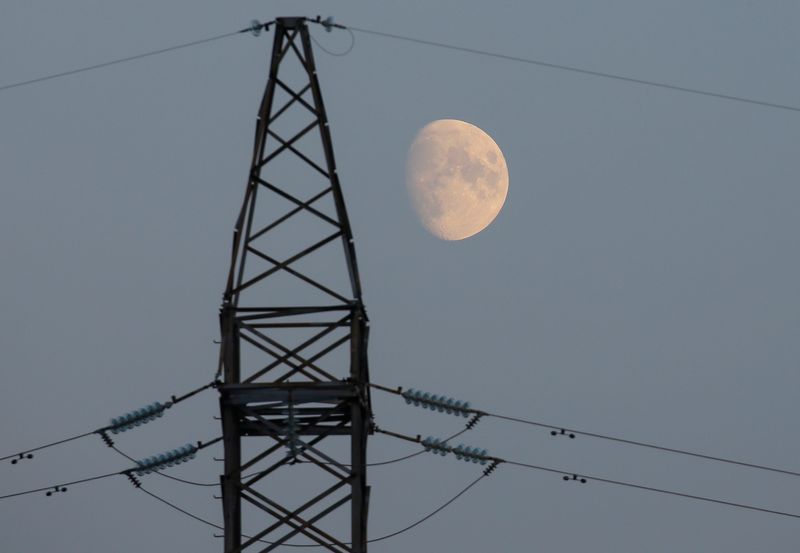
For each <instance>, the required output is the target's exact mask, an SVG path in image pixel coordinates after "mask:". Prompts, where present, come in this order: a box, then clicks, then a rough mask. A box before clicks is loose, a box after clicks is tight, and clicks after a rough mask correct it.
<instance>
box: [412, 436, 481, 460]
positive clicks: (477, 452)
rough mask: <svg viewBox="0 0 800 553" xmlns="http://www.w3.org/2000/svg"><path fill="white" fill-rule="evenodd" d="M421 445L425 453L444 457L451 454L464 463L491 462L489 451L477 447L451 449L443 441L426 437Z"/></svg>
mask: <svg viewBox="0 0 800 553" xmlns="http://www.w3.org/2000/svg"><path fill="white" fill-rule="evenodd" d="M422 445H423V447H424V448H425V451H430V452H433V453H437V454H439V455H441V456H442V457H444V456H445V455H447V454H448V453H452V454H454V455H455V456H456V459H458V460H459V461H466V462H468V463H469V462H472V463H480V464H481V465H485V464H486V462H487V461H490V460H492V459H491V458H490V457H489V456H488V454H489V451H488V450H486V449H481V448H479V447H469V446H465V445H464V444H459V445H458V446H456V447H452V446H449V445H447V442H446V441H445V440H442V439H440V438H433V437H431V436H428V437H427V438H425V439H424V440H422Z"/></svg>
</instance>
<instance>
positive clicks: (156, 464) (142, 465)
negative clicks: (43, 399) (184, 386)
mask: <svg viewBox="0 0 800 553" xmlns="http://www.w3.org/2000/svg"><path fill="white" fill-rule="evenodd" d="M221 440H222V436H220V437H217V438H214V439H213V440H209V441H207V442H196V444H197V445H195V446H191V450H192V452H196V451H200V450H202V449H205V448H207V447H209V446H212V445H214V444H215V443H217V442H219V441H221ZM112 447H113V446H112ZM115 449H116V448H115ZM119 453H120V454H121V455H123V456H124V457H126V458H128V459H130V460H132V461H133V462H134V463H136V466H134V467H131V468H127V469H125V470H120V471H117V472H109V473H108V474H101V475H99V476H90V477H89V478H82V479H80V480H73V481H71V482H65V483H63V484H62V483H59V484H55V485H50V486H45V487H42V488H34V489H31V490H25V491H21V492H15V493H10V494H6V495H2V496H0V499H10V498H12V497H19V496H22V495H29V494H32V493H37V492H45V491H50V490H52V491H56V492H65V491H67V486H74V485H77V484H83V483H85V482H92V481H94V480H102V479H104V478H110V477H112V476H126V477H128V478H129V479H131V481H136V478H135V477H134V476H133V475H134V473H141V471H143V470H146V471H147V472H156V473H158V474H160V472H158V471H160V470H162V469H163V468H164V467H165V463H172V462H173V461H174V460H175V459H180V460H181V462H182V461H183V460H185V459H187V458H188V456H189V452H188V451H187V452H185V453H183V454H178V452H177V450H176V451H174V452H172V453H174V455H161V456H160V457H161V459H156V458H151V459H154V461H153V462H147V461H144V462H143V461H137V460H135V459H133V458H132V457H128V455H126V454H124V453H122V452H121V451H120V452H119ZM156 457H159V456H156ZM48 495H50V494H49V493H48Z"/></svg>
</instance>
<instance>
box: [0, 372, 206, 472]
mask: <svg viewBox="0 0 800 553" xmlns="http://www.w3.org/2000/svg"><path fill="white" fill-rule="evenodd" d="M216 386H217V381H213V382H209V383H208V384H205V385H203V386H200V387H199V388H195V389H194V390H191V391H189V392H187V393H185V394H183V395H180V396H170V400H169V401H168V402H167V403H165V404H161V403H157V404H153V405H154V407H152V408H151V409H148V408H145V409H141V410H137V411H133V412H131V413H129V415H131V417H130V418H129V419H127V420H122V419H125V417H124V416H123V417H119V418H118V419H115V420H116V421H117V422H112V424H109V425H106V426H103V427H101V428H97V429H95V430H91V431H89V432H84V433H83V434H78V435H77V436H71V437H69V438H64V439H63V440H58V441H55V442H50V443H47V444H44V445H40V446H36V447H33V448H29V449H23V450H22V451H18V452H17V453H12V454H11V455H6V456H5V457H0V461H6V460H8V459H13V460H12V461H11V462H12V463H13V464H16V463H17V462H18V461H19V460H22V459H31V458H33V452H35V451H41V450H43V449H47V448H50V447H54V446H57V445H61V444H65V443H68V442H72V441H75V440H78V439H80V438H85V437H86V436H91V435H93V434H97V435H99V436H101V437H102V438H103V441H104V442H105V443H106V444H107V445H109V446H112V445H113V442H111V440H110V438H109V437H108V435H107V434H106V432H108V431H114V430H118V431H125V430H126V429H128V428H127V427H130V426H132V425H133V424H136V425H137V426H138V425H139V424H144V423H146V422H148V421H149V420H152V418H153V417H154V416H157V414H158V413H162V412H163V411H164V410H165V409H169V408H171V407H173V406H175V405H177V404H178V403H181V402H183V401H185V400H187V399H189V398H191V397H194V396H196V395H197V394H199V393H200V392H202V391H204V390H207V389H209V388H214V387H216ZM155 405H157V407H155ZM148 407H149V406H148ZM109 442H111V443H109Z"/></svg>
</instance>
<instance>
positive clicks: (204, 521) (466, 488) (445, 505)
mask: <svg viewBox="0 0 800 553" xmlns="http://www.w3.org/2000/svg"><path fill="white" fill-rule="evenodd" d="M486 476H488V475H487V474H486V473H483V474H481V475H480V476H479V477H478V478H476V479H475V480H473V481H472V482H470V483H469V484H467V486H466V487H464V488H463V489H462V490H461V491H459V492H458V493H457V494H456V495H454V496H453V497H451V498H450V499H448V500H447V501H446V502H444V503H443V504H442V505H440V506H439V507H437V508H436V509H434V510H433V511H431V512H430V513H428V514H427V515H425V516H424V517H422V518H421V519H419V520H417V521H416V522H413V523H412V524H409V525H408V526H406V527H404V528H402V529H400V530H397V531H395V532H392V533H390V534H385V535H383V536H380V537H378V538H373V539H371V540H367V543H375V542H379V541H384V540H388V539H390V538H393V537H395V536H399V535H400V534H403V533H405V532H408V531H409V530H412V529H414V528H416V527H417V526H419V525H420V524H422V523H423V522H425V521H427V520H429V519H430V518H432V517H434V516H436V515H437V514H439V513H440V512H441V511H443V510H444V509H446V508H447V507H449V506H450V505H451V504H452V503H453V502H455V501H456V500H457V499H458V498H459V497H461V496H462V495H464V494H465V493H467V492H468V491H469V490H470V489H471V488H472V487H473V486H475V485H476V484H477V483H478V482H480V481H481V480H483V479H484V478H486ZM139 489H140V490H141V491H143V492H144V493H146V494H147V495H149V496H150V497H152V498H154V499H157V500H158V501H160V502H161V503H164V504H165V505H167V506H168V507H171V508H172V509H174V510H176V511H178V512H179V513H182V514H184V515H186V516H188V517H190V518H193V519H194V520H196V521H198V522H202V523H203V524H206V525H208V526H211V527H212V528H216V529H218V530H224V528H223V527H222V526H220V525H219V524H215V523H213V522H211V521H209V520H206V519H204V518H202V517H199V516H197V515H195V514H193V513H190V512H189V511H187V510H186V509H183V508H181V507H178V506H177V505H175V504H174V503H171V502H169V501H167V500H166V499H164V498H162V497H159V496H158V495H156V494H154V493H152V492H150V491H148V490H146V489H144V487H141V486H140V487H139ZM242 537H244V538H247V539H252V538H251V536H248V535H247V534H242ZM257 541H259V542H261V543H265V544H269V545H275V543H276V542H271V541H267V540H263V539H259V540H257ZM345 544H346V545H350V544H349V543H347V542H345ZM280 545H281V546H284V547H325V546H323V545H321V544H298V543H285V542H284V543H281V544H280ZM326 545H333V544H326Z"/></svg>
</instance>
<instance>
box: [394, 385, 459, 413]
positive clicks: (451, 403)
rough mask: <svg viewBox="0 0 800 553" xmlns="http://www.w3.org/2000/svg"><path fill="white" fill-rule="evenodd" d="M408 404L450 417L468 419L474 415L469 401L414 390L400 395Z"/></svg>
mask: <svg viewBox="0 0 800 553" xmlns="http://www.w3.org/2000/svg"><path fill="white" fill-rule="evenodd" d="M400 395H401V396H403V399H405V400H406V403H407V404H409V405H411V404H412V403H413V404H414V406H415V407H422V408H423V409H430V410H431V411H439V412H440V413H447V414H448V415H456V416H462V417H464V418H467V417H469V416H470V413H473V412H474V411H472V410H471V409H470V407H469V402H468V401H461V400H458V399H453V398H451V397H447V396H437V395H436V394H429V393H428V392H421V391H419V390H414V389H413V388H411V389H409V390H406V391H404V392H401V393H400Z"/></svg>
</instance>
